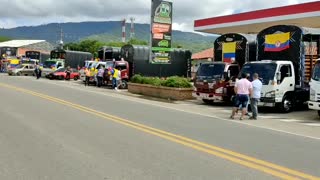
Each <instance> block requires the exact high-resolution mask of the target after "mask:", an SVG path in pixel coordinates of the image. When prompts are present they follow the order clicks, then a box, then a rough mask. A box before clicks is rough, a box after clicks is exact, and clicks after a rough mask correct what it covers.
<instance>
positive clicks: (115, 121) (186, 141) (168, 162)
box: [0, 75, 320, 180]
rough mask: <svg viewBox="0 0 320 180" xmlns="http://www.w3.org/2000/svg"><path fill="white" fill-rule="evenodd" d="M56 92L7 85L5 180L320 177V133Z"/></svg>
mask: <svg viewBox="0 0 320 180" xmlns="http://www.w3.org/2000/svg"><path fill="white" fill-rule="evenodd" d="M56 83H60V82H56V81H47V80H42V79H41V80H35V79H31V78H27V77H7V76H4V75H1V76H0V94H1V100H0V123H1V126H0V147H1V148H0V179H9V180H10V179H15V180H16V179H28V180H29V179H30V180H31V179H32V180H34V179H41V180H42V179H102V180H103V179H139V180H140V179H161V180H163V179H184V180H185V179H192V180H193V179H279V178H282V179H293V178H298V179H319V177H320V156H319V148H320V139H319V137H320V136H318V134H317V132H318V131H319V130H320V129H319V128H318V127H301V126H300V128H301V129H302V130H299V127H296V126H295V125H289V126H290V128H292V129H293V130H295V132H287V131H283V130H281V129H277V128H278V127H276V128H270V127H269V126H271V125H270V124H267V123H266V124H262V123H264V121H260V122H238V121H228V120H225V119H224V118H221V117H219V116H215V115H209V114H208V113H207V112H205V111H201V112H200V111H199V112H197V113H194V112H192V111H190V110H195V108H196V107H193V106H192V107H191V106H190V107H189V106H188V105H185V104H166V103H163V102H154V101H148V100H142V99H138V98H135V97H128V96H124V95H122V94H121V93H120V94H117V93H115V92H110V93H109V94H108V95H104V93H105V92H106V90H104V89H95V88H91V87H89V88H85V87H82V86H81V87H78V86H73V85H71V82H70V83H64V85H57V84H56ZM93 92H96V93H93ZM252 123H256V124H252ZM279 123H283V122H279ZM264 125H265V126H266V128H263V126H264ZM277 125H279V126H280V124H277ZM291 126H292V127H291ZM280 128H281V127H280ZM306 128H309V129H306ZM310 132H311V133H310ZM308 133H309V134H308Z"/></svg>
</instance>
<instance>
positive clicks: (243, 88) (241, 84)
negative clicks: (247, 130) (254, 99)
mask: <svg viewBox="0 0 320 180" xmlns="http://www.w3.org/2000/svg"><path fill="white" fill-rule="evenodd" d="M234 91H235V93H236V101H235V104H234V107H233V109H232V114H231V116H230V118H231V119H234V115H235V114H236V111H237V109H238V108H239V106H240V105H241V109H242V114H241V117H240V120H243V118H244V116H245V115H246V113H247V108H246V107H247V104H248V101H249V95H251V94H252V84H251V82H250V81H249V80H248V79H247V75H246V74H241V79H240V80H239V81H237V82H236V84H235V86H234Z"/></svg>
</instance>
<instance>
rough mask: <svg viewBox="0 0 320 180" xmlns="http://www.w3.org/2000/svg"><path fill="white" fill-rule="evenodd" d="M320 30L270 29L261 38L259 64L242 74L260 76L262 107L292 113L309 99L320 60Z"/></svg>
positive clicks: (254, 63) (261, 34)
mask: <svg viewBox="0 0 320 180" xmlns="http://www.w3.org/2000/svg"><path fill="white" fill-rule="evenodd" d="M319 35H320V30H319V29H313V28H303V27H297V26H292V25H277V26H272V27H268V28H266V29H264V30H262V31H261V32H259V33H258V35H257V60H258V61H257V62H249V63H247V64H245V65H244V66H243V68H242V71H241V72H242V73H249V74H251V75H252V74H253V73H258V74H259V76H260V78H261V81H262V84H263V86H262V91H261V99H260V102H259V106H269V107H276V108H278V109H279V110H281V111H282V112H290V111H292V110H293V109H294V108H295V107H297V106H298V105H302V104H304V103H306V102H307V101H308V99H309V80H310V77H311V70H312V66H313V64H314V63H315V60H316V59H317V58H319V53H314V51H313V50H312V49H314V48H313V47H319V42H320V41H319V40H320V39H319Z"/></svg>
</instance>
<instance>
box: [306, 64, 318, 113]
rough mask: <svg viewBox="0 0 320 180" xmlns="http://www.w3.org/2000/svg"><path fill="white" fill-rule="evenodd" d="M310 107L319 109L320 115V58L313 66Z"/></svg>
mask: <svg viewBox="0 0 320 180" xmlns="http://www.w3.org/2000/svg"><path fill="white" fill-rule="evenodd" d="M309 84H310V100H309V101H308V106H309V109H313V110H317V111H318V115H319V117H320V59H318V60H317V62H316V63H315V66H314V68H313V72H312V77H311V81H310V83H309Z"/></svg>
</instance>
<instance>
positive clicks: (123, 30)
mask: <svg viewBox="0 0 320 180" xmlns="http://www.w3.org/2000/svg"><path fill="white" fill-rule="evenodd" d="M122 42H123V43H125V42H126V19H123V20H122Z"/></svg>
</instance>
